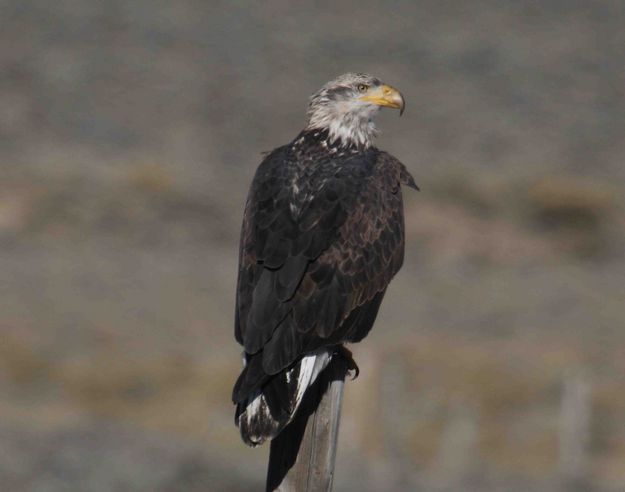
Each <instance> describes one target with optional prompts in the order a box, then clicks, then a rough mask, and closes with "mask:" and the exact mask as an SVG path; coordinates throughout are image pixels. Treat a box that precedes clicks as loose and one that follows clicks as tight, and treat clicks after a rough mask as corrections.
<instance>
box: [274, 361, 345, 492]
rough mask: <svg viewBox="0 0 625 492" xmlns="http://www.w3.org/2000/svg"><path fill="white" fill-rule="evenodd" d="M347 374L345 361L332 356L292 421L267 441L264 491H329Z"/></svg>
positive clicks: (332, 477)
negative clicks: (268, 443) (268, 445)
mask: <svg viewBox="0 0 625 492" xmlns="http://www.w3.org/2000/svg"><path fill="white" fill-rule="evenodd" d="M347 372H348V367H347V363H346V361H345V360H344V359H343V358H342V357H333V358H332V360H331V361H330V364H329V365H328V367H326V369H325V370H324V371H323V372H322V373H321V374H320V375H319V377H318V378H317V381H315V384H313V385H312V386H311V387H310V388H309V390H308V391H307V392H306V395H305V396H304V400H303V401H302V403H301V405H300V408H299V410H298V412H297V414H296V416H295V418H294V419H293V421H292V422H291V423H290V424H289V425H288V426H287V427H285V428H284V430H283V431H282V432H281V433H280V434H279V435H278V437H276V438H275V439H274V440H273V441H271V449H270V451H269V467H268V470H267V491H268V492H274V491H278V492H318V491H319V492H327V491H331V490H332V481H333V479H334V461H335V458H336V445H337V439H338V434H339V420H340V418H341V400H342V398H343V385H344V382H345V376H346V374H347Z"/></svg>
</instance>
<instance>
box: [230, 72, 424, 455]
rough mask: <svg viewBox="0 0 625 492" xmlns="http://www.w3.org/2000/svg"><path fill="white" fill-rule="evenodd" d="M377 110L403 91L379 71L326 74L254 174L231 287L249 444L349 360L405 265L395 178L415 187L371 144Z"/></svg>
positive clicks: (275, 427) (269, 433) (240, 420)
mask: <svg viewBox="0 0 625 492" xmlns="http://www.w3.org/2000/svg"><path fill="white" fill-rule="evenodd" d="M383 106H385V107H389V108H396V109H399V110H400V114H401V113H402V112H403V110H404V98H403V97H402V95H401V93H400V92H399V91H398V90H396V89H394V88H393V87H391V86H389V85H385V84H383V83H382V82H381V81H380V80H378V79H377V78H375V77H372V76H370V75H366V74H353V73H348V74H345V75H342V76H340V77H338V78H337V79H335V80H333V81H331V82H328V83H327V84H325V85H324V86H323V87H322V88H321V89H320V90H319V91H318V92H316V93H315V94H313V96H312V97H311V98H310V104H309V107H308V124H307V126H306V128H304V130H303V131H302V132H301V133H300V134H299V135H298V136H297V137H295V139H294V140H293V141H292V142H291V143H289V144H287V145H284V146H282V147H278V148H277V149H275V150H273V151H272V152H270V153H269V154H268V155H266V157H265V158H264V160H263V161H262V163H261V164H260V166H259V167H258V169H257V171H256V175H255V176H254V180H253V182H252V186H251V189H250V192H249V195H248V199H247V203H246V206H245V213H244V218H243V227H242V231H241V242H240V254H239V272H238V284H237V292H236V313H235V338H236V340H237V341H238V342H239V343H240V344H241V345H243V347H244V350H245V351H244V368H243V371H242V373H241V375H240V376H239V378H238V380H237V381H236V383H235V386H234V390H233V394H232V399H233V401H234V403H235V404H236V406H237V409H236V414H235V421H236V423H237V425H238V426H239V429H240V431H241V436H242V438H243V441H244V442H245V443H247V444H248V445H250V446H257V445H259V444H262V443H263V442H264V441H265V440H267V439H273V438H274V437H275V436H277V435H278V433H280V431H281V430H282V429H283V428H284V427H285V426H286V425H287V424H288V423H289V422H290V421H291V420H292V419H293V416H294V414H295V412H296V411H297V409H298V406H299V404H300V402H301V401H302V398H303V396H304V394H305V392H306V390H307V388H309V387H310V386H311V385H312V384H313V383H314V382H315V380H316V378H317V376H318V375H319V373H320V372H321V371H323V369H324V368H325V367H326V366H327V365H328V363H329V361H330V359H331V358H332V357H336V356H340V355H342V356H345V357H349V356H350V354H349V351H347V350H346V349H345V348H344V347H343V344H344V343H346V342H351V343H353V342H358V341H360V340H362V339H363V338H364V337H365V336H366V335H367V333H368V332H369V330H370V329H371V327H372V325H373V322H374V320H375V318H376V316H377V313H378V309H379V307H380V303H381V302H382V298H383V297H384V293H385V291H386V288H387V286H388V284H389V282H390V281H391V279H392V278H393V276H394V275H395V274H396V273H397V271H398V270H399V269H400V267H401V265H402V262H403V258H404V217H403V205H402V195H401V190H400V186H401V185H407V186H409V187H412V188H415V189H418V188H417V186H416V185H415V182H414V180H413V178H412V176H411V175H410V174H409V173H408V171H407V170H406V168H405V167H404V165H403V164H402V163H401V162H399V161H398V160H397V159H396V158H394V157H393V156H391V155H390V154H387V153H386V152H383V151H381V150H378V149H377V148H376V147H375V146H374V145H373V139H374V137H375V135H376V128H375V126H374V124H373V121H372V120H373V116H374V115H375V114H376V113H377V112H378V111H379V109H380V108H381V107H383ZM351 362H353V361H351ZM356 369H357V366H356Z"/></svg>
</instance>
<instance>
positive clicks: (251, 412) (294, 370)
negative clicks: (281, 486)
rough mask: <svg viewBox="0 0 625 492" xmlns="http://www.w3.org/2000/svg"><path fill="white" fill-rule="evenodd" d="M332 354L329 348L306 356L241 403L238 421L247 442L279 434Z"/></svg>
mask: <svg viewBox="0 0 625 492" xmlns="http://www.w3.org/2000/svg"><path fill="white" fill-rule="evenodd" d="M330 357H331V352H330V351H329V350H327V349H322V350H318V351H316V352H314V353H311V354H308V355H305V356H304V357H302V358H301V359H300V360H299V361H298V362H296V363H295V364H294V365H293V366H291V367H289V368H287V369H285V370H283V371H281V372H280V373H278V374H276V375H275V376H272V377H271V378H270V379H269V380H268V381H267V382H266V383H265V384H264V385H263V386H261V387H260V388H258V389H256V390H255V391H254V392H253V393H252V394H251V395H250V396H249V397H247V398H245V399H243V400H242V401H240V402H238V404H237V411H236V414H235V421H236V423H237V425H238V426H239V430H240V431H241V437H242V438H243V441H244V442H245V443H246V444H248V445H249V446H253V447H254V446H258V445H260V444H262V443H263V442H265V441H266V440H267V439H273V438H274V437H276V436H277V435H278V434H279V433H280V431H282V429H284V427H286V426H287V425H288V424H289V422H291V420H292V419H293V417H294V415H295V413H296V412H297V409H298V408H299V405H300V403H301V402H302V399H303V398H304V394H305V393H306V390H307V389H308V388H309V387H310V386H311V385H312V384H313V383H314V382H315V380H316V379H317V376H318V375H319V373H320V372H321V371H323V369H325V367H326V366H327V365H328V363H329V361H330Z"/></svg>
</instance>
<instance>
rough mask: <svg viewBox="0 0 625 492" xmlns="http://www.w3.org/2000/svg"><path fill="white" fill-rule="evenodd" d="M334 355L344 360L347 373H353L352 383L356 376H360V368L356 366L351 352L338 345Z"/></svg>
mask: <svg viewBox="0 0 625 492" xmlns="http://www.w3.org/2000/svg"><path fill="white" fill-rule="evenodd" d="M336 354H337V355H340V356H341V357H342V358H343V359H344V360H345V362H347V369H348V371H349V372H351V371H354V375H353V376H352V381H353V380H354V379H356V378H357V377H358V375H359V374H360V368H359V367H358V364H356V361H355V360H354V356H353V355H352V352H351V350H349V349H347V348H345V347H344V346H343V345H340V346H339V347H338V348H337V349H336Z"/></svg>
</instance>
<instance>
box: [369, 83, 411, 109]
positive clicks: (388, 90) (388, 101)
mask: <svg viewBox="0 0 625 492" xmlns="http://www.w3.org/2000/svg"><path fill="white" fill-rule="evenodd" d="M359 99H360V100H361V101H367V102H370V103H373V104H377V105H378V106H385V107H387V108H394V109H399V115H400V116H401V115H402V114H403V113H404V108H405V107H406V103H405V102H404V96H402V95H401V92H399V91H398V90H397V89H395V88H394V87H391V86H390V85H381V86H380V87H372V88H371V89H369V90H368V91H367V93H366V94H365V95H364V96H362V97H360V98H359Z"/></svg>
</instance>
